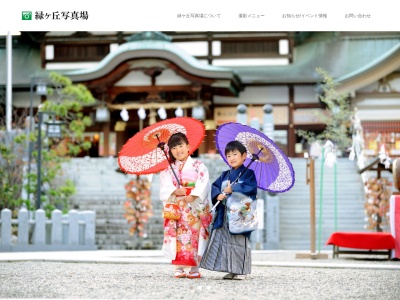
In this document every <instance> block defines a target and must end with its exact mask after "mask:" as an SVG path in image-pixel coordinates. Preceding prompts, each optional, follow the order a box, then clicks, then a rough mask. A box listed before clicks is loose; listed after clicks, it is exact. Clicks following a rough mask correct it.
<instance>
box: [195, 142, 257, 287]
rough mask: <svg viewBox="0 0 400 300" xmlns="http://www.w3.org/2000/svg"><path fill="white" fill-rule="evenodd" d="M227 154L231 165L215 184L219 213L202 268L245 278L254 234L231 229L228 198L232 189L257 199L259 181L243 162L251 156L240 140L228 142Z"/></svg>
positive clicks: (213, 194) (214, 196)
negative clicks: (233, 231)
mask: <svg viewBox="0 0 400 300" xmlns="http://www.w3.org/2000/svg"><path fill="white" fill-rule="evenodd" d="M225 156H226V159H227V161H228V163H229V165H230V167H231V169H229V170H228V171H224V172H223V173H222V174H221V176H220V177H219V178H218V179H217V180H216V181H215V182H214V183H213V184H212V188H211V200H212V203H213V204H216V203H217V202H218V201H219V205H218V206H217V207H216V210H217V211H216V216H215V220H214V224H213V227H212V231H211V236H210V240H209V242H208V245H207V249H206V250H205V253H204V255H203V258H202V260H201V263H200V267H201V268H204V269H208V270H211V271H217V272H227V273H228V274H227V275H225V276H224V277H223V279H235V280H242V279H245V278H246V274H250V273H251V247H250V241H249V238H250V234H251V232H248V233H246V234H237V235H233V234H231V233H230V232H229V229H228V221H227V215H226V209H225V204H226V199H227V197H229V194H231V193H232V192H236V193H241V194H243V195H246V196H247V197H249V198H251V199H253V201H254V200H256V196H257V181H256V177H255V175H254V171H253V170H251V169H247V168H246V167H245V166H244V165H243V163H244V161H245V160H246V157H247V151H246V147H245V146H244V145H243V144H242V143H240V142H239V141H232V142H229V143H228V144H227V145H226V148H225Z"/></svg>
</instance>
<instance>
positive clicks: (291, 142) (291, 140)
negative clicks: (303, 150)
mask: <svg viewBox="0 0 400 300" xmlns="http://www.w3.org/2000/svg"><path fill="white" fill-rule="evenodd" d="M293 112H294V87H293V85H290V86H289V126H288V156H289V157H295V156H296V154H295V149H294V146H295V144H296V133H295V128H294V124H293Z"/></svg>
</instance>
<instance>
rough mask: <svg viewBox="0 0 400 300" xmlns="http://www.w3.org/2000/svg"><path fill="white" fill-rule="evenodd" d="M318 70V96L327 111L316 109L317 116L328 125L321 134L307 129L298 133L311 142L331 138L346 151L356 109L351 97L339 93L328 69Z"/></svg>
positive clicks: (337, 146) (349, 141) (349, 142)
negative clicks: (320, 80) (320, 81)
mask: <svg viewBox="0 0 400 300" xmlns="http://www.w3.org/2000/svg"><path fill="white" fill-rule="evenodd" d="M316 70H317V72H318V73H319V74H320V75H321V76H322V84H321V90H320V93H319V95H318V97H319V99H320V100H321V102H323V103H324V104H325V105H326V111H325V112H321V111H315V116H316V117H317V119H318V120H319V121H321V122H322V123H323V124H325V125H326V127H325V129H324V131H323V132H321V133H320V134H315V132H312V131H306V130H297V131H296V133H297V135H299V136H300V137H303V138H304V139H306V140H307V141H308V142H309V144H311V143H313V142H323V141H326V140H330V141H331V142H332V143H333V144H334V145H335V146H336V148H337V149H338V150H341V151H344V150H346V149H347V148H348V147H350V146H351V144H352V139H351V119H352V118H353V117H354V111H353V109H352V107H351V103H350V99H349V98H348V96H347V95H345V94H338V93H337V91H336V87H337V86H338V83H336V82H335V81H334V79H333V78H332V77H331V76H330V75H329V74H328V72H327V71H325V70H323V69H321V68H317V69H316Z"/></svg>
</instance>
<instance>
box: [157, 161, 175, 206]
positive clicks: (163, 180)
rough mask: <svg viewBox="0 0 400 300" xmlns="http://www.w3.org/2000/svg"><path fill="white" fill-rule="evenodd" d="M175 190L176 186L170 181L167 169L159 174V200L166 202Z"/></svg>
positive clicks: (169, 173) (170, 177)
mask: <svg viewBox="0 0 400 300" xmlns="http://www.w3.org/2000/svg"><path fill="white" fill-rule="evenodd" d="M175 190H176V186H175V185H174V182H173V181H172V175H171V172H170V170H169V168H167V169H165V170H164V171H162V172H161V173H160V200H161V201H167V200H168V199H169V197H170V196H171V195H172V193H173V192H174V191H175Z"/></svg>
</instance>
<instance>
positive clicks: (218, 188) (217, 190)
mask: <svg viewBox="0 0 400 300" xmlns="http://www.w3.org/2000/svg"><path fill="white" fill-rule="evenodd" d="M226 173H227V172H226V171H225V172H223V173H222V174H221V176H219V177H218V178H217V180H215V181H214V182H213V184H212V186H211V200H212V202H213V204H215V203H217V197H218V195H219V194H221V192H222V182H223V181H224V178H225V176H226Z"/></svg>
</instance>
